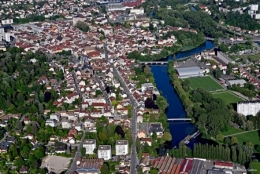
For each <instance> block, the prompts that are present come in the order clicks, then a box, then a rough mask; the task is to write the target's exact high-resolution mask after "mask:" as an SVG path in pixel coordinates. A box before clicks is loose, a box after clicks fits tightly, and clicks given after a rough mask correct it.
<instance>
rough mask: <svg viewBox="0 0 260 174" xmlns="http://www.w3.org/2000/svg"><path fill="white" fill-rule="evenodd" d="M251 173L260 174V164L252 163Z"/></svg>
mask: <svg viewBox="0 0 260 174" xmlns="http://www.w3.org/2000/svg"><path fill="white" fill-rule="evenodd" d="M249 171H250V173H252V174H253V173H254V174H257V173H258V174H259V173H260V162H251V163H250V169H249Z"/></svg>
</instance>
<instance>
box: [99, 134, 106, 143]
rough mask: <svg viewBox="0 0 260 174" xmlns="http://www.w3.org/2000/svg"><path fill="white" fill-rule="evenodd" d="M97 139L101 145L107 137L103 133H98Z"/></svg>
mask: <svg viewBox="0 0 260 174" xmlns="http://www.w3.org/2000/svg"><path fill="white" fill-rule="evenodd" d="M98 138H99V140H100V141H101V142H102V143H105V142H106V141H107V140H108V138H107V135H106V133H104V132H100V133H99V134H98Z"/></svg>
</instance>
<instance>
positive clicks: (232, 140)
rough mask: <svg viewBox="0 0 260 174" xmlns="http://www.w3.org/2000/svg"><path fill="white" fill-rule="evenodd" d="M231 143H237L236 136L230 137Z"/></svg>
mask: <svg viewBox="0 0 260 174" xmlns="http://www.w3.org/2000/svg"><path fill="white" fill-rule="evenodd" d="M231 144H232V145H234V144H238V140H237V137H232V138H231Z"/></svg>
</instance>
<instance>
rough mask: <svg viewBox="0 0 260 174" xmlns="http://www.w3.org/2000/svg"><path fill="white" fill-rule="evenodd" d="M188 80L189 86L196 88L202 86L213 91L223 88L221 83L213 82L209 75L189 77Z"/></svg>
mask: <svg viewBox="0 0 260 174" xmlns="http://www.w3.org/2000/svg"><path fill="white" fill-rule="evenodd" d="M189 80H190V87H191V88H192V89H196V88H203V89H206V90H209V91H215V90H218V89H223V87H222V86H221V85H219V84H218V83H217V82H215V81H214V80H213V79H212V78H211V77H209V76H205V77H191V78H189Z"/></svg>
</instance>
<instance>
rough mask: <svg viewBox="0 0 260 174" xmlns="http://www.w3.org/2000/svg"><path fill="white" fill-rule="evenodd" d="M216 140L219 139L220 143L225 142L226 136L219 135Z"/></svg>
mask: <svg viewBox="0 0 260 174" xmlns="http://www.w3.org/2000/svg"><path fill="white" fill-rule="evenodd" d="M216 139H217V140H218V141H223V140H224V136H223V135H222V134H218V135H217V136H216Z"/></svg>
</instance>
